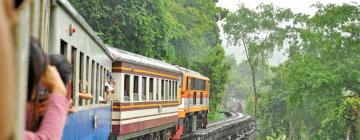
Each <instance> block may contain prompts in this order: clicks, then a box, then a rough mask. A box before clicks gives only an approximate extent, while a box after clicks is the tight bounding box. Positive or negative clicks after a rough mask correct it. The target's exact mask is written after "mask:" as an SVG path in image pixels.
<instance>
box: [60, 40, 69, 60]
mask: <svg viewBox="0 0 360 140" xmlns="http://www.w3.org/2000/svg"><path fill="white" fill-rule="evenodd" d="M66 50H67V43H66V42H65V41H64V40H62V39H61V40H60V54H61V55H63V56H65V57H67V54H66Z"/></svg>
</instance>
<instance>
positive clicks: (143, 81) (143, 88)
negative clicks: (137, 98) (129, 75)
mask: <svg viewBox="0 0 360 140" xmlns="http://www.w3.org/2000/svg"><path fill="white" fill-rule="evenodd" d="M141 98H142V100H143V101H146V77H142V96H141Z"/></svg>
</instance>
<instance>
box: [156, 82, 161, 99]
mask: <svg viewBox="0 0 360 140" xmlns="http://www.w3.org/2000/svg"><path fill="white" fill-rule="evenodd" d="M159 86H160V84H159V79H157V78H156V100H160V99H159V98H160V96H159V94H160V87H159Z"/></svg>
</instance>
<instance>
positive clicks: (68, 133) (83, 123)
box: [48, 0, 112, 140]
mask: <svg viewBox="0 0 360 140" xmlns="http://www.w3.org/2000/svg"><path fill="white" fill-rule="evenodd" d="M50 12H51V14H50V15H51V16H50V21H51V22H50V32H49V34H50V44H49V48H48V50H49V53H55V54H62V55H64V56H65V57H66V58H68V60H70V62H71V64H72V67H73V70H72V79H71V83H70V84H71V86H70V87H71V92H70V96H71V98H72V99H73V106H74V107H75V109H76V112H75V113H73V114H70V115H69V116H68V118H67V121H66V124H65V128H64V131H63V137H62V139H64V140H65V139H108V138H109V134H110V133H109V132H110V127H111V126H110V125H111V124H110V123H111V106H110V104H109V103H108V104H101V103H100V98H101V97H104V94H105V90H104V86H105V82H106V81H107V78H108V77H107V73H109V72H111V65H112V57H111V56H110V54H109V52H108V50H107V49H106V48H105V45H104V43H103V42H102V40H101V39H100V38H99V37H98V36H96V35H95V32H94V31H93V30H92V29H91V27H90V26H89V25H88V24H87V23H86V22H85V20H84V19H83V18H82V17H81V16H80V14H79V13H77V12H76V10H75V9H74V8H73V7H72V6H71V4H70V3H69V2H68V1H66V0H57V1H55V3H53V4H52V7H51V11H50ZM86 83H87V86H85V85H82V84H86ZM83 88H85V89H83ZM80 90H84V91H80ZM79 92H86V93H88V94H91V95H92V96H93V99H91V100H88V99H82V98H81V97H79V96H78V93H79Z"/></svg>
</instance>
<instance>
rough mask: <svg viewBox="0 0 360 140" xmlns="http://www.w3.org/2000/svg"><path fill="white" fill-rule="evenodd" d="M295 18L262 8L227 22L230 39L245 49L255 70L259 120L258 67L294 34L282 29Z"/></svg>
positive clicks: (242, 9)
mask: <svg viewBox="0 0 360 140" xmlns="http://www.w3.org/2000/svg"><path fill="white" fill-rule="evenodd" d="M293 17H294V16H293V14H292V12H291V11H290V10H289V9H281V8H275V7H273V6H272V5H264V4H261V5H259V6H258V7H257V8H256V11H253V10H250V9H248V8H246V7H244V6H243V5H242V6H240V7H239V9H238V10H237V11H236V12H235V13H231V14H230V15H229V16H227V17H226V19H225V24H224V26H223V27H224V32H225V33H226V35H227V39H228V40H229V42H231V43H232V44H234V45H241V46H242V47H244V50H245V54H246V58H247V61H248V63H249V66H250V69H251V75H252V90H253V94H254V99H255V103H254V115H255V117H257V100H258V94H257V83H256V73H257V67H258V63H259V62H261V61H265V60H267V58H268V57H269V55H270V54H271V53H272V52H273V50H274V48H275V47H276V46H282V45H283V43H284V40H285V39H286V38H287V37H288V35H289V34H290V33H291V30H290V27H289V26H286V27H281V26H280V24H281V23H282V22H288V21H289V20H290V19H292V18H293Z"/></svg>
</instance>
